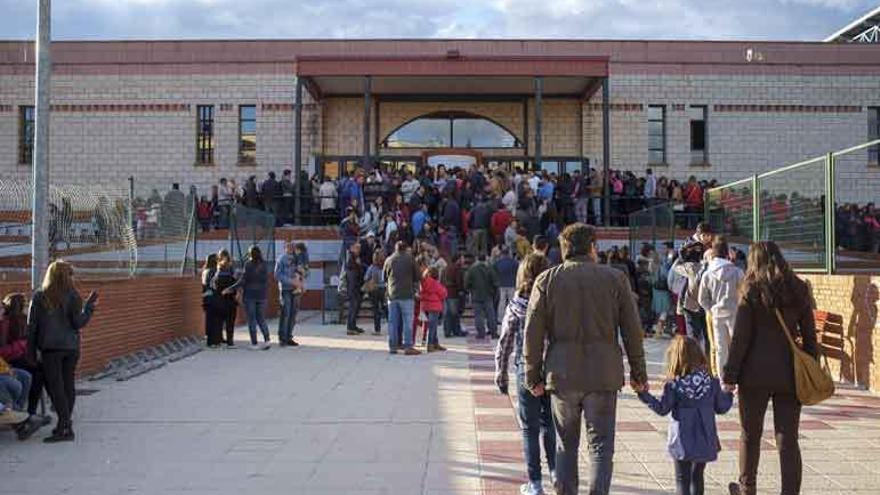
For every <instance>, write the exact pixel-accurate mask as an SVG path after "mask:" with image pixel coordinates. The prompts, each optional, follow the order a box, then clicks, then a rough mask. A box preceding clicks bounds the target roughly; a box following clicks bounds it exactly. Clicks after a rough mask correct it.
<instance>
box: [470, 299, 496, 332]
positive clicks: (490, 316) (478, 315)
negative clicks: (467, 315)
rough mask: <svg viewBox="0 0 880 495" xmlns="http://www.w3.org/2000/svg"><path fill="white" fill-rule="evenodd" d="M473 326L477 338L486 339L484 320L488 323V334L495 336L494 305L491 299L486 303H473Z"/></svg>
mask: <svg viewBox="0 0 880 495" xmlns="http://www.w3.org/2000/svg"><path fill="white" fill-rule="evenodd" d="M473 306H474V325H475V326H476V327H477V338H478V339H483V338H486V320H488V322H489V333H490V334H492V335H495V333H496V332H497V323H495V304H494V301H492V300H491V299H490V300H488V301H474V302H473Z"/></svg>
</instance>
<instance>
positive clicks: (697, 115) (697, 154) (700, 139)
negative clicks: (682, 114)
mask: <svg viewBox="0 0 880 495" xmlns="http://www.w3.org/2000/svg"><path fill="white" fill-rule="evenodd" d="M706 117H707V115H706V107H705V106H704V105H692V106H691V107H690V108H688V118H690V121H691V163H692V164H704V163H708V162H709V146H708V139H707V137H708V136H707V133H706V120H707V119H706Z"/></svg>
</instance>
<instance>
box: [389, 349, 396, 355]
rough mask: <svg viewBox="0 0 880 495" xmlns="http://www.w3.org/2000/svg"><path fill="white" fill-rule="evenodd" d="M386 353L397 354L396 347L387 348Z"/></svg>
mask: <svg viewBox="0 0 880 495" xmlns="http://www.w3.org/2000/svg"><path fill="white" fill-rule="evenodd" d="M388 354H397V349H388Z"/></svg>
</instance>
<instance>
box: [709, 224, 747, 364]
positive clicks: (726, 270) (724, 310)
mask: <svg viewBox="0 0 880 495" xmlns="http://www.w3.org/2000/svg"><path fill="white" fill-rule="evenodd" d="M729 251H730V249H729V247H728V245H727V240H726V239H725V238H724V237H722V236H719V237H716V238H715V240H714V242H713V243H712V255H711V256H712V259H711V261H709V266H708V267H706V270H705V271H703V275H702V278H701V280H700V292H699V302H700V306H701V307H702V308H703V309H704V310H705V311H706V313H707V314H709V315H711V317H712V330H713V335H712V337H713V345H712V348H713V351H714V353H713V354H714V357H715V368H714V369H715V370H721V369H724V365H725V364H726V363H727V355H728V349H729V348H730V340H731V338H733V325H734V319H735V318H736V307H737V303H738V302H739V297H738V290H739V284H740V282H742V279H743V276H744V274H743V271H742V270H741V269H740V268H739V267H737V266H736V265H735V264H733V263H731V262H730V261H729V260H728V259H727V256H728V252H729Z"/></svg>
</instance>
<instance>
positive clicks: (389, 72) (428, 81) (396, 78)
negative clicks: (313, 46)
mask: <svg viewBox="0 0 880 495" xmlns="http://www.w3.org/2000/svg"><path fill="white" fill-rule="evenodd" d="M296 74H297V77H299V78H302V79H304V82H305V85H306V89H307V90H308V91H309V92H310V93H312V96H313V97H314V98H316V99H320V98H321V97H323V96H329V95H333V96H360V95H363V93H364V80H365V78H369V79H370V83H369V84H370V89H369V91H370V93H371V94H373V95H410V96H412V95H469V96H474V97H476V96H478V95H482V96H490V95H498V96H531V95H534V92H535V78H536V77H540V78H541V79H542V80H543V95H544V96H565V97H573V98H578V97H579V98H584V99H587V98H589V96H591V95H592V93H593V92H595V90H596V89H597V88H598V87H599V85H600V84H601V80H602V79H604V78H605V77H607V76H608V58H607V57H571V56H564V57H552V56H547V57H533V56H529V57H523V56H511V57H504V56H478V57H470V56H468V57H465V56H461V55H459V54H458V53H457V52H455V51H450V52H449V53H447V55H446V56H421V57H409V56H407V57H390V56H389V57H369V56H311V57H299V58H297V62H296Z"/></svg>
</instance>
